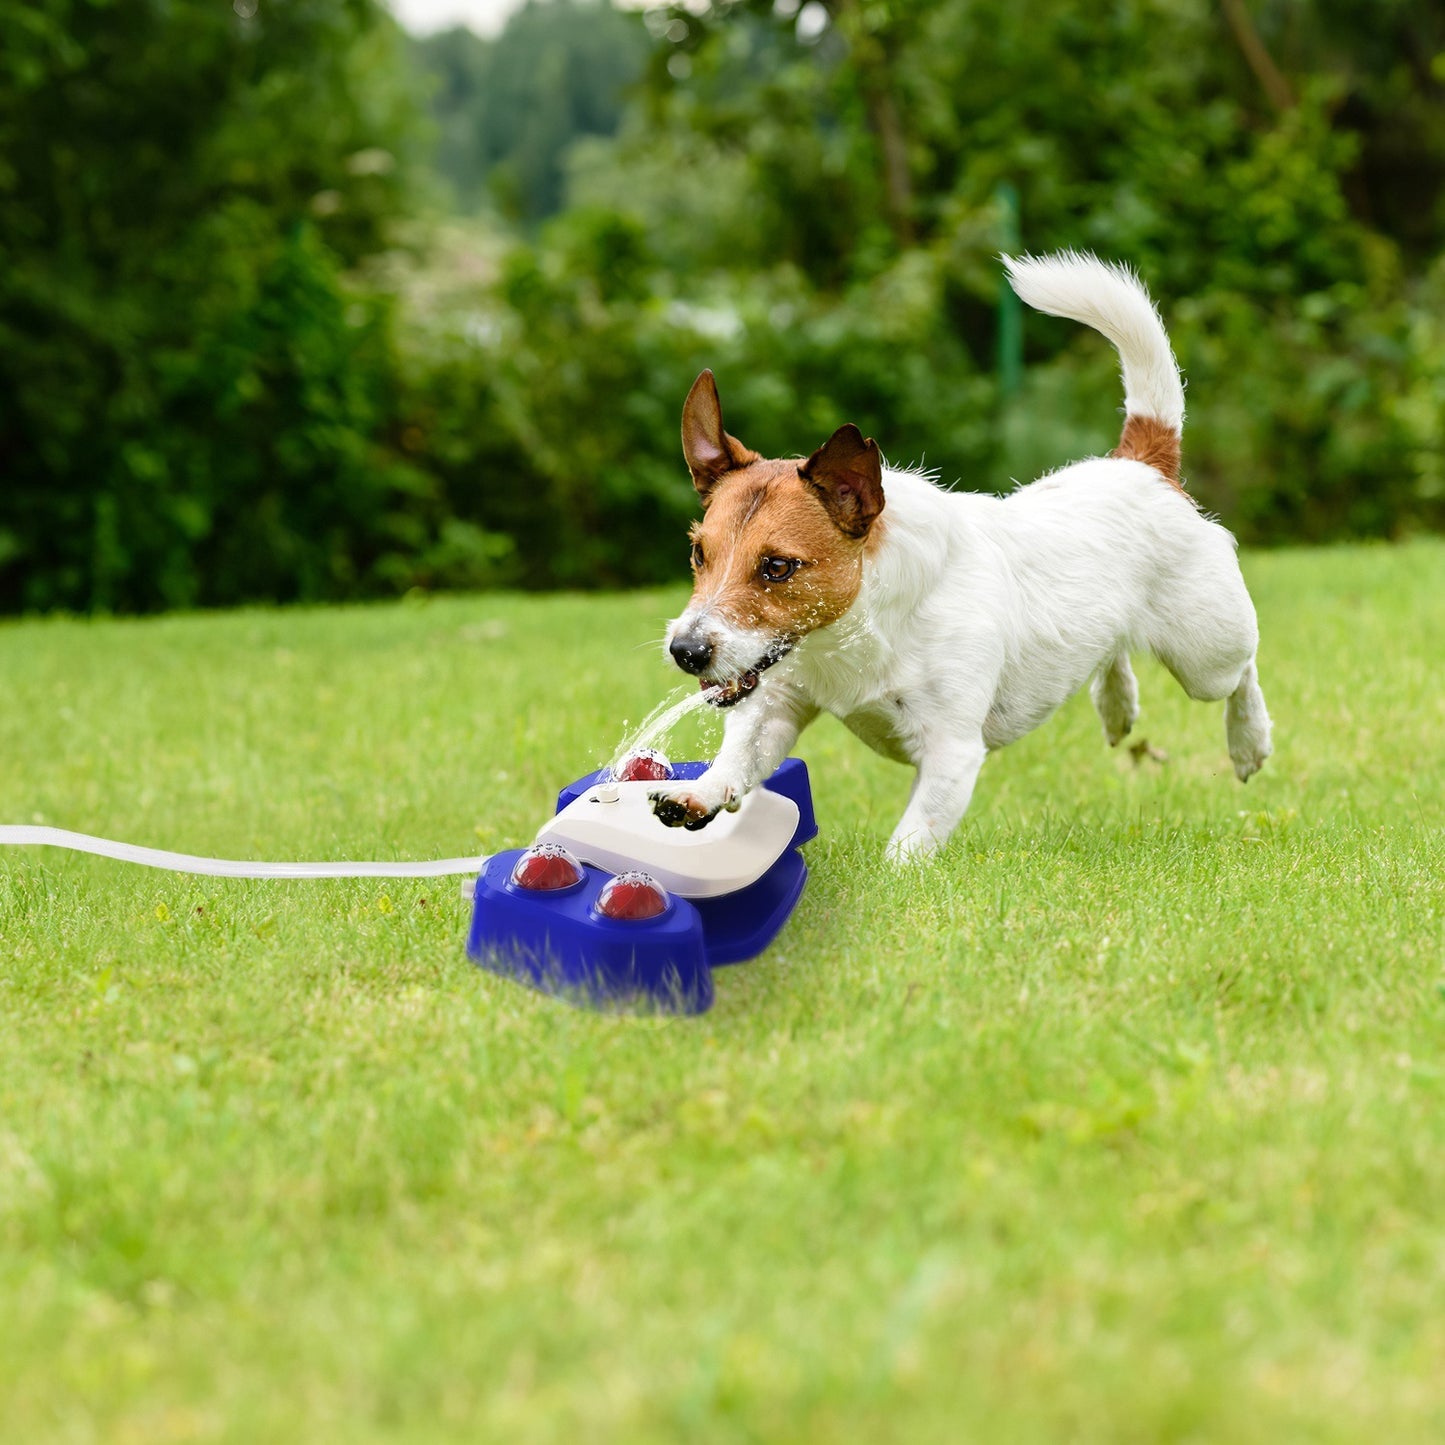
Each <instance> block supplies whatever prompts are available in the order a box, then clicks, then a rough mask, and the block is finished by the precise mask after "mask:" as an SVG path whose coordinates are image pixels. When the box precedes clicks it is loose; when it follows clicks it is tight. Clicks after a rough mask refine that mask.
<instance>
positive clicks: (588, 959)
mask: <svg viewBox="0 0 1445 1445" xmlns="http://www.w3.org/2000/svg"><path fill="white" fill-rule="evenodd" d="M705 767H706V764H705V763H680V764H678V765H676V767H675V768H674V770H673V771H674V775H675V776H676V777H678V778H689V777H696V776H698V774H699V773H701V772H702V771H703V770H704V768H705ZM599 780H600V778H599V775H598V774H596V773H591V774H588V775H587V776H586V777H584V778H579V779H578V780H577V781H576V782H575V783H571V784H569V785H568V786H567V787H565V788H563V789H562V791H561V793H560V794H559V795H558V799H557V811H558V812H561V810H562V809H563V808H564V807H566V806H567V805H568V804H569V803H571V802H572V801H574V800H575V799H576V798H578V797H580V796H581V795H582V794H583V793H584V792H586V791H587V789H588V788H590V787H593V786H594V785H595V784H596V783H597V782H598V781H599ZM763 786H764V787H766V788H768V789H770V790H772V791H773V792H776V793H781V794H783V795H784V796H785V797H788V798H791V799H792V800H793V802H795V803H796V804H797V805H798V815H799V816H798V827H797V831H796V832H795V833H794V835H793V838H792V840H791V842H790V843H789V844H788V846H787V848H786V849H785V850H784V851H783V853H782V855H781V856H780V857H779V858H778V860H777V861H776V862H775V863H774V864H773V865H772V866H771V867H770V868H769V869H768V871H767V872H766V873H764V874H763V875H762V877H761V878H759V879H757V881H756V882H754V883H750V884H749V885H748V886H747V887H746V888H742V889H739V890H738V891H737V892H735V893H729V894H726V895H724V896H722V897H716V898H699V899H686V898H679V897H677V896H676V895H672V896H670V897H669V899H668V903H667V908H666V909H665V911H664V912H662V913H661V914H659V915H658V916H657V917H655V918H647V919H642V920H619V919H613V918H605V917H603V916H601V915H600V914H599V913H598V912H597V911H596V907H595V905H596V902H597V895H598V894H599V893H600V892H601V891H602V888H603V887H604V885H605V884H606V883H607V882H608V881H609V880H610V878H611V877H612V875H611V874H610V873H608V872H606V871H604V870H603V869H600V868H594V867H591V866H589V865H585V864H584V866H583V874H584V877H583V878H582V880H581V881H580V882H578V883H575V884H573V885H572V886H571V887H570V888H564V889H556V890H553V891H551V892H535V891H529V890H527V889H523V888H519V887H518V886H517V885H516V884H514V883H513V882H512V881H511V875H512V869H513V867H514V866H515V864H516V862H517V860H518V859H519V858H520V857H521V856H522V854H523V852H525V851H526V850H524V849H512V850H509V851H507V852H505V853H498V854H497V855H496V856H495V857H494V858H492V859H490V860H489V861H488V863H487V866H486V868H485V870H484V871H483V872H482V874H481V876H480V877H479V878H478V879H477V884H476V891H475V894H474V901H473V909H472V926H471V932H470V935H469V936H468V939H467V954H468V955H469V956H470V957H471V958H472V959H473V960H474V961H475V962H476V963H477V964H479V965H480V966H481V967H483V968H486V969H489V970H490V971H491V972H493V973H499V974H503V975H505V976H506V977H508V978H512V979H515V980H517V982H519V983H524V984H527V985H528V986H529V987H531V988H536V989H540V990H541V991H542V992H544V993H549V994H554V995H556V996H557V997H559V998H563V999H566V1000H567V1001H568V1002H572V1003H577V1004H581V1005H584V1006H589V1007H593V1008H634V1009H636V1008H641V1009H644V1010H649V1011H655V1012H662V1013H685V1014H697V1013H703V1012H705V1011H706V1010H707V1009H708V1008H710V1007H711V1006H712V1001H713V983H712V970H713V969H714V968H716V967H719V966H720V965H723V964H730V963H742V962H744V961H745V960H747V959H750V958H756V957H757V955H758V954H760V953H761V952H762V951H763V950H764V949H765V948H767V947H768V945H769V944H770V943H772V941H773V939H774V938H776V937H777V935H778V932H779V930H780V929H781V928H782V926H783V924H784V923H786V922H787V920H788V917H789V915H790V914H791V913H792V911H793V909H794V908H795V907H796V905H797V902H798V899H799V898H800V897H802V893H803V886H804V884H805V883H806V882H807V881H808V865H807V864H806V863H805V862H804V861H803V855H802V854H801V853H800V852H799V851H798V849H799V848H800V847H801V846H802V845H803V844H804V843H806V842H808V841H809V840H810V839H812V838H815V837H816V836H817V834H818V825H817V822H816V820H815V819H814V816H813V800H812V794H811V791H810V789H809V785H808V769H807V766H806V764H804V763H803V762H802V761H801V760H800V759H798V758H789V759H788V760H787V761H786V762H784V763H783V765H782V766H781V767H780V768H779V769H778V770H777V772H775V773H774V774H773V775H772V777H770V778H769V779H768V780H767V781H766V782H765V783H764V784H763Z"/></svg>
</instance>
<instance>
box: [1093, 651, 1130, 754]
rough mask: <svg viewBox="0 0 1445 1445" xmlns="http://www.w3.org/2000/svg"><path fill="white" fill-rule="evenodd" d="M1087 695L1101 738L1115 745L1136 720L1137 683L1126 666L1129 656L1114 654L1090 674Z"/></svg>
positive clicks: (1126, 735) (1126, 733)
mask: <svg viewBox="0 0 1445 1445" xmlns="http://www.w3.org/2000/svg"><path fill="white" fill-rule="evenodd" d="M1089 696H1090V697H1091V698H1093V700H1094V708H1095V710H1096V711H1097V712H1098V714H1099V721H1100V722H1102V723H1103V724H1104V737H1105V738H1106V739H1107V740H1108V743H1109V746H1110V747H1111V748H1112V747H1115V746H1117V745H1118V744H1119V743H1120V742H1121V741H1122V740H1123V739H1124V738H1126V737H1128V736H1129V731H1130V729H1131V728H1132V727H1133V726H1134V723H1135V722H1136V721H1137V719H1138V717H1139V684H1138V682H1137V681H1136V680H1135V678H1134V669H1133V668H1132V667H1130V666H1129V654H1128V653H1127V652H1118V653H1116V654H1115V655H1114V656H1113V657H1111V658H1110V659H1109V661H1108V662H1106V663H1105V664H1104V665H1103V666H1102V667H1101V668H1100V669H1099V670H1098V672H1096V673H1095V674H1094V681H1093V682H1092V683H1091V684H1090V686H1089Z"/></svg>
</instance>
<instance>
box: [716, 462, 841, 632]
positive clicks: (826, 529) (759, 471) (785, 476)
mask: <svg viewBox="0 0 1445 1445" xmlns="http://www.w3.org/2000/svg"><path fill="white" fill-rule="evenodd" d="M692 536H693V540H694V541H696V542H697V543H699V544H700V545H701V547H702V551H703V562H702V566H701V567H699V568H698V569H697V575H696V579H695V582H694V586H693V597H692V606H694V607H701V606H704V605H711V606H713V607H715V608H717V610H718V611H719V612H721V613H722V614H723V615H724V616H725V617H726V618H727V619H728V620H729V621H730V622H732V623H733V624H734V625H735V626H738V627H748V628H757V629H758V630H760V631H763V632H766V633H767V634H768V635H769V636H772V637H776V638H788V639H797V638H800V637H803V636H804V635H806V634H807V633H809V632H812V631H813V630H814V629H815V628H818V627H826V626H827V625H828V624H829V623H831V622H836V621H837V620H838V619H839V618H840V617H842V616H843V614H844V613H845V612H847V610H848V609H849V608H850V607H851V606H852V605H853V602H854V600H855V599H856V598H857V596H858V588H859V586H860V585H861V583H862V580H863V550H864V546H865V542H866V538H864V537H849V536H846V535H844V533H842V532H841V531H839V529H838V527H837V526H836V525H835V524H834V522H833V520H832V518H831V517H829V515H828V512H827V509H826V508H825V507H824V505H823V503H822V502H821V501H820V500H819V499H818V496H817V494H816V493H815V491H814V490H813V489H812V488H811V487H809V486H808V485H807V483H806V482H804V481H803V479H802V478H801V477H800V476H799V475H798V463H797V462H795V461H757V462H753V463H752V464H750V465H749V466H746V467H741V468H739V469H738V470H737V471H734V472H730V473H728V474H727V475H726V476H725V477H723V478H722V479H721V480H720V481H719V482H718V483H717V485H716V487H715V488H714V490H713V493H712V496H711V498H710V500H709V502H708V507H707V511H706V512H704V513H703V516H702V519H701V520H700V521H699V522H697V523H696V524H695V525H694V527H693V529H692ZM764 557H783V558H788V559H790V560H796V561H798V562H800V563H801V564H802V565H801V566H799V568H798V570H797V571H796V572H795V573H794V574H793V576H792V577H791V578H790V579H789V580H788V581H786V582H765V581H763V579H762V577H761V575H760V573H759V571H758V568H759V565H760V564H761V562H762V560H763V558H764Z"/></svg>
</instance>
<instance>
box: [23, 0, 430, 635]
mask: <svg viewBox="0 0 1445 1445" xmlns="http://www.w3.org/2000/svg"><path fill="white" fill-rule="evenodd" d="M0 33H3V35H4V37H5V42H6V43H3V44H0V55H3V56H4V57H5V59H4V61H3V62H0V63H3V64H4V66H5V67H6V68H7V71H8V78H9V80H10V82H11V83H10V84H9V85H8V86H5V87H0V141H3V155H4V158H5V160H4V164H3V166H0V454H3V455H4V456H5V458H6V467H5V471H6V476H5V487H4V490H3V493H0V607H4V608H6V609H14V608H17V607H24V608H52V607H70V608H83V609H89V608H123V609H136V608H142V609H143V608H152V607H157V606H178V605H187V606H189V605H195V604H199V603H219V602H227V601H233V600H237V599H239V598H244V597H256V596H267V597H275V598H291V597H321V596H336V595H346V594H348V593H351V592H354V591H357V590H361V589H363V588H366V587H369V586H372V585H379V584H380V582H381V580H382V579H386V582H387V585H395V581H396V579H397V577H398V575H399V574H400V573H402V572H405V570H406V568H405V566H404V565H401V564H399V559H401V558H411V557H413V556H415V554H417V553H418V552H419V551H421V550H422V549H423V548H424V546H425V545H426V544H427V541H428V538H429V536H430V533H431V530H434V529H432V528H429V526H428V518H427V511H426V506H425V498H426V496H427V494H428V491H429V486H430V484H429V482H428V480H427V479H426V478H425V477H423V476H422V475H421V474H419V473H417V472H416V471H415V470H414V469H412V468H409V467H407V466H405V465H403V464H402V463H401V462H400V461H399V460H398V459H397V457H396V456H395V455H393V454H392V453H391V452H389V451H388V449H387V447H386V446H385V444H384V442H385V434H386V429H387V425H388V419H389V415H390V412H389V408H390V405H391V397H390V387H389V384H388V383H389V378H390V376H391V373H392V371H393V369H394V368H393V363H392V359H391V343H390V340H389V321H388V317H387V313H386V310H385V307H384V306H383V305H382V304H381V303H379V302H377V301H375V300H368V299H366V298H364V297H359V296H352V295H350V294H349V293H348V291H347V289H346V287H345V286H344V285H343V282H342V279H341V276H342V269H343V267H344V266H345V265H346V264H347V263H348V262H351V261H355V260H357V259H359V258H360V257H362V256H364V255H366V254H367V253H369V252H371V251H374V250H375V249H376V248H377V247H378V246H379V245H380V244H381V241H382V234H383V229H384V227H385V225H386V223H387V221H388V218H389V217H390V216H392V215H393V214H394V213H395V212H396V210H397V208H398V207H399V206H400V205H401V204H402V203H403V199H404V196H405V191H404V190H403V188H402V178H401V177H402V170H403V164H404V162H405V160H406V157H407V147H408V145H409V141H408V138H407V125H408V120H407V116H408V114H409V111H408V100H407V95H406V91H405V89H404V87H403V85H402V84H401V82H400V81H399V80H398V76H399V74H400V71H399V70H398V67H397V63H396V59H395V56H394V47H393V44H392V41H393V34H392V31H391V28H390V25H389V22H386V21H385V20H384V19H383V18H382V17H381V15H380V13H379V12H378V11H376V10H375V8H374V7H373V5H372V4H371V3H370V0H315V3H309V4H306V5H282V4H274V3H267V0H261V3H260V5H259V8H255V9H254V10H253V12H252V13H251V14H250V15H249V18H247V17H243V16H242V15H241V14H240V13H239V10H233V9H232V8H231V7H229V6H223V5H215V4H210V3H206V0H184V3H176V4H162V3H159V0H140V3H135V4H128V5H124V6H113V5H103V4H97V3H89V0H75V3H72V0H44V3H42V4H39V5H37V4H34V3H31V0H26V3H24V4H8V3H7V4H5V5H3V6H0Z"/></svg>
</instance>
